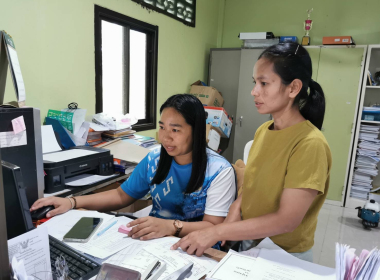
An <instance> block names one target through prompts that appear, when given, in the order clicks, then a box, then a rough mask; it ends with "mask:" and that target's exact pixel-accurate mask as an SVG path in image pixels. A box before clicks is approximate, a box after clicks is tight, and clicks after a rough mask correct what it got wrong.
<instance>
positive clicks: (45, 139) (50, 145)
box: [41, 125, 62, 154]
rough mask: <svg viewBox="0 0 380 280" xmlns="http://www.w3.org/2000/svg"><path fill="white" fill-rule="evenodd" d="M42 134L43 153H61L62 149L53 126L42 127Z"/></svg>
mask: <svg viewBox="0 0 380 280" xmlns="http://www.w3.org/2000/svg"><path fill="white" fill-rule="evenodd" d="M41 134H42V153H43V154H46V153H52V152H57V151H61V150H62V149H61V147H60V146H59V145H58V142H57V138H56V137H55V134H54V130H53V126H52V125H43V126H41Z"/></svg>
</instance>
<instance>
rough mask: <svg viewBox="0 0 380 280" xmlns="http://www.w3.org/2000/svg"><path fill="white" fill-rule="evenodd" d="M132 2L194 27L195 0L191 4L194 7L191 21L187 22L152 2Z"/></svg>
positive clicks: (140, 0) (137, 0)
mask: <svg viewBox="0 0 380 280" xmlns="http://www.w3.org/2000/svg"><path fill="white" fill-rule="evenodd" d="M132 1H133V2H136V3H137V4H140V5H141V6H143V7H145V8H147V9H149V10H153V11H156V12H158V13H161V14H164V15H166V16H168V17H171V18H173V19H175V20H177V21H179V22H182V23H183V24H185V25H187V26H190V27H194V28H195V20H196V18H197V0H194V5H193V8H194V17H193V20H194V21H193V22H188V21H186V20H184V19H181V18H180V17H177V16H175V15H173V14H171V13H169V12H167V11H166V10H162V9H160V8H157V7H156V6H154V5H152V4H149V3H146V2H145V1H144V0H132Z"/></svg>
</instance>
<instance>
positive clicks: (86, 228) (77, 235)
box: [63, 217, 103, 243]
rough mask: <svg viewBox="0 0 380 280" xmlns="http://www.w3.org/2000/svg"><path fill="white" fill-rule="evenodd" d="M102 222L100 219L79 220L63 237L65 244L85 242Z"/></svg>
mask: <svg viewBox="0 0 380 280" xmlns="http://www.w3.org/2000/svg"><path fill="white" fill-rule="evenodd" d="M102 222H103V219H102V218H88V217H83V218H81V219H80V220H79V221H78V222H77V223H76V224H75V225H74V226H73V227H72V228H71V229H70V230H69V231H68V232H67V233H66V234H65V235H64V236H63V241H65V242H82V243H85V242H87V241H88V240H89V239H90V238H91V236H92V235H93V234H94V232H95V231H96V230H97V229H98V228H99V226H100V224H101V223H102Z"/></svg>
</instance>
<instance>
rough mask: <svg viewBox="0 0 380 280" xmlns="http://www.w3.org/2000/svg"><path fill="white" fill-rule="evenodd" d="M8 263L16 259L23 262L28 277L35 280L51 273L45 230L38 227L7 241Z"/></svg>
mask: <svg viewBox="0 0 380 280" xmlns="http://www.w3.org/2000/svg"><path fill="white" fill-rule="evenodd" d="M8 255H9V261H10V262H11V261H12V258H13V257H16V259H17V261H18V262H20V261H21V260H22V261H23V262H24V266H25V270H26V273H27V275H28V276H35V277H36V279H38V278H40V279H42V278H44V277H42V278H41V277H40V276H41V275H43V276H45V275H46V272H48V273H49V272H51V264H50V251H49V237H48V232H47V230H46V228H43V227H38V228H37V229H34V230H31V231H28V232H27V233H24V234H22V235H19V236H17V237H15V238H12V239H10V240H8Z"/></svg>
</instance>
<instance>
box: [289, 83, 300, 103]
mask: <svg viewBox="0 0 380 280" xmlns="http://www.w3.org/2000/svg"><path fill="white" fill-rule="evenodd" d="M289 88H290V92H289V97H290V98H296V96H297V95H298V93H299V92H300V91H301V89H302V82H301V80H300V79H294V80H293V82H291V83H290V85H289Z"/></svg>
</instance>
